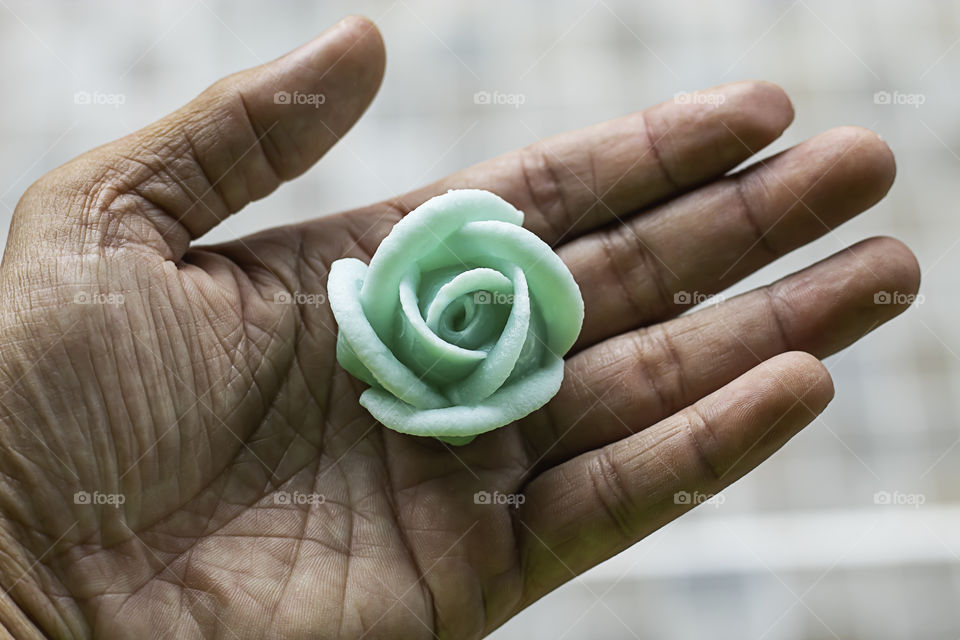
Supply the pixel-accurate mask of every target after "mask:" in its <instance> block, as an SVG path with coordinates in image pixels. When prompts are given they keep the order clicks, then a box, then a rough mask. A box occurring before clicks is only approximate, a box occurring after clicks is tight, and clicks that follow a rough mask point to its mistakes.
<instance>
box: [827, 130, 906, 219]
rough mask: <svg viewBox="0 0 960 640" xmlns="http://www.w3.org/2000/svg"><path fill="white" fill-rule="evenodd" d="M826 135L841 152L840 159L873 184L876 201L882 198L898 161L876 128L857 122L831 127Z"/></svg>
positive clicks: (862, 179)
mask: <svg viewBox="0 0 960 640" xmlns="http://www.w3.org/2000/svg"><path fill="white" fill-rule="evenodd" d="M826 135H830V136H832V139H833V141H834V143H835V144H836V145H837V147H838V148H839V149H840V150H841V151H840V152H841V153H842V154H844V155H843V156H841V160H843V161H844V163H845V164H846V165H847V166H848V168H849V170H850V171H851V172H852V173H854V174H855V175H856V177H858V178H859V180H860V181H861V182H863V183H865V184H870V185H871V186H872V195H873V197H874V198H875V200H874V201H875V202H877V201H879V200H880V199H881V198H883V197H884V196H885V195H886V194H887V192H888V191H890V187H892V186H893V181H894V179H895V178H896V176H897V162H896V158H895V157H894V155H893V150H892V149H891V148H890V145H888V144H887V143H886V141H885V140H884V139H883V138H881V137H880V136H879V135H877V134H876V133H875V132H873V131H871V130H870V129H867V128H865V127H860V126H857V125H847V126H842V127H837V128H835V129H831V130H830V131H828V132H827V134H826Z"/></svg>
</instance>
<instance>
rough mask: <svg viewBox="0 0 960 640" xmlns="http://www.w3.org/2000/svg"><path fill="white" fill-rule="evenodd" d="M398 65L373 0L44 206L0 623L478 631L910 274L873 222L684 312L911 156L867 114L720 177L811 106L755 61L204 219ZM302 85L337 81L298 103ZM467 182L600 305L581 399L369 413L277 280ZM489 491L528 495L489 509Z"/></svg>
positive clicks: (628, 513) (1, 557)
mask: <svg viewBox="0 0 960 640" xmlns="http://www.w3.org/2000/svg"><path fill="white" fill-rule="evenodd" d="M383 67H384V53H383V44H382V42H381V40H380V37H379V34H378V33H377V31H376V29H375V28H374V27H373V25H371V24H370V23H369V22H367V21H365V20H363V19H359V18H350V19H347V20H346V21H344V22H342V23H340V24H338V25H337V26H335V27H333V28H332V29H331V30H329V31H328V32H326V33H325V34H324V35H322V36H320V37H319V38H318V39H317V40H315V41H313V42H311V43H309V44H307V45H305V46H304V47H302V48H300V49H298V50H297V51H295V52H293V53H291V54H289V55H288V56H285V57H283V58H281V59H279V60H277V61H275V62H272V63H270V64H268V65H265V66H264V67H261V68H258V69H253V70H250V71H245V72H242V73H239V74H236V75H234V76H231V77H229V78H227V79H225V80H222V81H220V82H218V83H217V84H215V85H214V86H213V87H211V88H210V89H209V90H208V91H206V92H205V93H203V94H202V95H201V96H200V97H198V98H197V99H196V100H194V101H193V102H191V103H190V104H189V105H187V106H186V107H184V108H183V109H181V110H179V111H177V112H176V113H174V114H172V115H171V116H169V117H167V118H165V119H164V120H162V121H160V122H158V123H156V124H154V125H152V126H150V127H148V128H146V129H144V130H142V131H140V132H138V133H135V134H133V135H131V136H128V137H126V138H124V139H122V140H119V141H117V142H114V143H111V144H109V145H106V146H104V147H101V148H99V149H96V150H94V151H91V152H90V153H88V154H85V155H83V156H81V157H80V158H77V159H76V160H73V161H71V162H70V163H68V164H66V165H64V166H62V167H60V168H58V169H56V170H55V171H53V172H52V173H50V174H48V175H47V176H45V177H44V178H42V179H41V180H40V181H39V182H38V183H36V184H35V185H34V186H32V187H31V188H30V189H29V190H28V191H27V193H26V194H25V195H24V196H23V198H22V199H21V201H20V203H19V205H18V207H17V211H16V215H15V218H14V222H13V225H12V229H11V233H10V239H9V243H8V246H7V251H6V254H5V256H4V260H3V266H2V271H0V287H2V288H0V295H2V305H0V308H2V309H3V312H2V316H0V382H2V386H0V389H2V391H0V393H2V395H0V421H2V431H0V471H2V476H0V479H2V491H0V517H2V521H0V524H2V526H0V551H2V553H0V581H2V586H3V588H4V590H5V591H6V592H7V595H6V596H5V597H4V598H3V599H2V600H0V616H2V617H0V621H2V622H3V624H4V625H5V626H6V628H7V629H8V630H9V631H10V633H11V634H12V635H14V636H15V637H31V636H32V635H33V634H34V633H37V634H39V633H40V632H42V633H44V634H47V635H49V636H52V637H56V638H66V637H78V638H85V637H102V638H147V637H176V638H200V637H203V638H288V639H290V638H334V637H344V638H356V637H358V636H361V635H363V634H364V633H366V636H365V637H369V638H430V637H434V636H437V637H442V638H478V637H480V636H482V635H484V634H485V633H488V632H489V631H491V630H492V629H494V628H496V627H497V626H498V625H500V624H502V623H503V622H504V621H506V620H508V619H509V618H510V617H511V616H513V615H515V614H516V613H517V612H518V611H520V610H521V609H523V608H524V607H525V606H527V605H529V604H530V603H531V602H533V601H534V600H536V599H537V598H539V597H541V596H542V595H544V594H545V593H547V592H548V591H550V590H551V589H554V588H556V587H557V586H559V585H561V584H563V583H564V582H565V581H567V580H569V579H571V578H572V577H573V576H574V575H576V574H578V573H580V572H582V571H584V570H586V569H588V568H589V567H591V566H593V565H595V564H597V563H599V562H601V561H603V560H604V559H606V558H609V557H610V556H611V555H613V554H615V553H617V552H618V551H620V550H622V549H624V548H626V547H627V546H629V545H631V544H633V543H634V542H636V541H637V540H640V539H641V538H643V537H644V536H645V535H647V534H648V533H650V532H651V531H653V530H655V529H656V528H658V527H660V526H662V525H663V524H665V523H666V522H669V521H670V520H672V519H674V518H676V517H678V516H679V515H681V514H682V513H683V512H685V511H686V510H688V509H689V508H690V507H689V505H683V504H675V501H674V499H673V495H674V493H675V492H677V491H681V490H686V491H690V492H692V491H694V490H697V491H700V492H704V493H711V492H715V491H718V490H720V489H721V488H722V487H724V486H726V485H728V484H730V483H731V482H733V481H734V480H736V479H737V478H739V477H740V476H742V475H743V474H744V473H746V472H747V471H749V470H750V469H752V468H753V467H755V466H756V465H757V464H759V463H760V462H762V461H763V460H764V459H765V458H766V457H768V456H769V455H770V454H771V453H772V452H773V451H775V450H776V449H777V448H778V447H779V446H781V445H782V444H783V443H784V442H785V441H786V440H788V439H789V438H790V437H791V436H792V435H794V434H795V433H796V432H797V431H799V430H800V429H801V428H802V427H804V426H805V425H806V424H807V423H809V422H810V421H811V420H812V419H813V417H814V416H815V415H817V414H818V413H819V412H820V411H822V410H823V408H824V407H825V406H826V404H827V403H828V402H829V401H830V399H831V397H832V394H833V387H832V383H831V381H830V377H829V374H828V373H827V372H826V370H825V369H824V367H823V366H822V365H821V363H820V362H819V360H818V358H822V357H824V356H826V355H828V354H830V353H833V352H835V351H837V350H838V349H841V348H843V347H845V346H847V345H848V344H850V343H851V342H853V341H855V340H856V339H857V338H859V337H860V336H861V335H863V334H864V333H866V332H868V331H870V330H872V329H873V328H875V327H876V326H877V325H878V324H880V323H882V322H885V321H886V320H889V319H890V318H892V317H893V316H895V315H897V314H898V313H900V312H901V311H902V310H903V307H902V306H897V305H876V304H874V303H873V295H874V293H875V292H877V291H881V290H886V291H899V292H902V293H911V292H914V291H916V289H917V286H918V281H919V273H918V268H917V265H916V262H915V260H914V258H913V256H912V255H911V253H910V252H909V250H907V249H906V248H905V247H904V246H903V245H901V244H900V243H899V242H897V241H895V240H891V239H873V240H868V241H866V242H863V243H860V244H858V245H856V246H854V247H851V248H849V249H847V250H845V251H842V252H840V253H839V254H837V255H835V256H833V257H831V258H828V259H827V260H825V261H823V262H821V263H819V264H816V265H814V266H812V267H810V268H808V269H806V270H804V271H801V272H799V273H796V274H794V275H791V276H789V277H787V278H785V279H784V280H781V281H779V282H777V283H775V284H773V285H771V286H769V287H766V288H763V289H760V290H757V291H753V292H751V293H747V294H745V295H743V296H740V297H737V298H734V299H731V300H728V301H726V302H723V303H722V304H720V305H719V306H716V307H712V308H707V309H704V310H700V311H697V312H694V313H693V314H690V315H685V316H682V317H677V316H678V315H679V314H680V313H681V312H682V311H684V309H685V308H686V306H685V305H683V304H677V303H676V302H675V298H674V294H675V293H677V292H682V291H696V292H700V293H709V292H716V291H721V290H723V289H725V288H726V287H728V286H729V285H731V284H733V283H734V282H736V281H737V280H739V279H741V278H742V277H744V276H746V275H747V274H749V273H751V272H752V271H754V270H756V269H757V268H759V267H760V266H762V265H763V264H766V263H768V262H770V261H772V260H774V259H775V258H777V257H778V256H779V255H781V254H783V253H785V252H787V251H790V250H792V249H794V248H796V247H798V246H801V245H803V244H804V243H806V242H809V241H810V240H812V239H814V238H816V237H817V236H819V235H822V234H824V233H825V232H827V231H828V230H829V229H830V228H832V227H834V226H836V225H839V224H840V223H842V222H843V221H845V220H847V219H849V218H850V217H852V216H854V215H856V214H857V213H859V212H861V211H863V210H864V209H866V208H868V207H869V206H871V205H872V204H873V203H875V202H876V201H878V200H879V199H880V198H881V197H882V196H883V195H884V194H885V193H886V191H887V189H888V188H889V186H890V184H891V182H892V179H893V175H894V163H893V159H892V156H891V154H890V151H889V150H888V149H887V147H886V145H885V144H884V143H883V142H881V141H880V140H879V139H878V138H877V137H876V136H874V135H873V134H871V133H870V132H867V131H864V130H861V129H856V128H843V129H838V130H833V131H829V132H827V133H824V134H821V135H820V136H818V137H816V138H814V139H813V140H811V141H808V142H806V143H804V144H801V145H799V146H797V147H795V148H793V149H791V150H789V151H786V152H784V153H783V154H780V155H779V156H777V157H775V158H773V159H770V160H767V161H764V162H762V163H758V164H757V165H755V166H754V167H752V168H750V169H747V170H746V171H744V172H742V173H739V174H735V175H729V176H727V175H726V174H727V173H728V172H729V171H730V170H731V169H732V168H733V167H734V166H736V165H737V164H739V163H740V162H742V161H743V160H746V159H747V158H749V157H750V156H751V155H752V154H753V153H754V152H756V151H757V150H759V149H760V148H762V147H763V146H765V145H766V144H768V143H770V142H771V141H773V140H774V139H775V138H776V137H777V136H779V135H780V133H781V132H782V131H783V129H784V128H785V127H786V126H787V125H788V124H789V122H790V120H791V119H792V115H793V111H792V108H791V106H790V103H789V101H788V99H787V98H786V96H785V95H784V93H783V91H782V90H780V89H779V88H778V87H776V86H774V85H771V84H768V83H758V82H747V83H737V84H732V85H726V86H723V87H720V88H717V89H714V90H713V91H714V92H720V93H722V94H723V95H724V96H725V97H726V100H725V102H724V103H723V104H722V105H719V106H716V107H715V106H713V105H711V104H703V105H695V104H674V103H672V102H671V103H666V104H663V105H660V106H657V107H653V108H652V109H650V110H648V111H646V112H643V113H637V114H633V115H629V116H626V117H624V118H620V119H618V120H613V121H611V122H606V123H603V124H599V125H596V126H594V127H591V128H588V129H584V130H582V131H576V132H572V133H568V134H564V135H561V136H558V137H555V138H551V139H549V140H546V141H543V142H541V143H538V144H536V145H534V146H532V147H528V148H526V149H522V150H520V151H516V152H513V153H510V154H507V155H505V156H502V157H500V158H497V159H494V160H491V161H488V162H485V163H482V164H480V165H477V166H475V167H472V168H470V169H467V170H464V171H462V172H459V173H457V174H455V175H453V176H450V177H449V178H447V179H445V180H442V181H440V182H439V183H437V184H434V185H430V186H428V187H425V188H423V189H421V190H419V191H417V192H415V193H411V194H407V195H404V196H401V197H398V198H396V199H395V200H393V201H391V202H386V203H380V204H376V205H372V206H368V207H364V208H362V209H359V210H356V211H351V212H348V213H343V214H340V215H336V216H331V217H324V218H318V219H315V220H311V221H309V222H304V223H302V224H298V225H293V226H288V227H282V228H277V229H272V230H269V231H265V232H262V233H259V234H256V235H253V236H250V237H247V238H243V239H241V240H236V241H234V242H230V243H227V244H223V245H218V246H213V247H211V246H206V247H204V246H200V245H197V244H194V243H193V239H194V238H197V237H199V236H200V235H202V234H203V233H204V232H206V231H208V230H209V229H211V228H212V227H213V226H214V225H216V224H217V222H218V221H219V220H221V219H223V218H224V217H226V216H227V215H229V214H231V213H233V212H236V211H237V210H239V209H241V208H242V207H243V206H244V205H245V204H246V203H247V202H249V201H251V200H254V199H258V198H261V197H263V196H265V195H267V194H268V193H270V192H271V191H272V190H273V189H275V188H276V187H277V186H278V185H279V184H280V183H281V181H283V180H287V179H290V178H293V177H295V176H297V175H299V174H300V173H302V172H304V171H305V170H307V169H308V168H309V167H310V166H311V165H312V164H313V163H314V162H315V161H316V160H317V159H318V158H320V157H321V156H322V155H323V154H324V152H325V151H326V150H327V149H328V148H329V147H330V146H331V145H332V144H333V143H334V142H335V141H336V139H337V138H338V137H339V136H341V135H342V134H343V133H345V132H346V130H347V129H349V128H350V126H351V125H352V124H353V122H354V121H355V120H356V119H357V118H358V117H359V116H360V114H361V113H362V112H363V110H364V109H365V108H366V106H367V104H368V103H369V102H370V100H371V99H372V98H373V96H374V94H375V92H376V90H377V87H378V85H379V83H380V79H381V75H382V73H383ZM281 89H283V90H287V91H290V92H293V91H294V90H299V91H301V92H302V93H323V94H324V95H325V96H326V101H325V103H324V104H323V105H322V106H321V107H320V108H319V109H314V108H313V107H312V106H310V105H306V106H303V105H300V106H297V105H289V104H280V105H278V104H275V103H274V101H273V95H274V93H275V92H276V91H277V90H281ZM451 187H479V188H485V189H490V190H492V191H494V192H496V193H498V194H500V195H501V196H502V197H504V198H505V199H507V200H508V201H510V202H512V203H513V204H514V205H516V206H517V207H519V208H520V209H522V210H524V211H525V212H526V214H527V217H526V224H527V226H528V228H530V229H531V230H532V231H534V232H535V233H537V234H539V235H540V236H541V237H543V238H544V239H545V240H547V241H548V242H550V243H552V244H553V245H555V246H556V247H557V251H558V252H559V254H560V256H561V257H562V258H563V259H564V260H565V261H566V263H567V264H568V265H569V266H570V269H571V271H572V273H573V275H574V277H575V278H576V280H577V281H578V282H579V284H580V286H581V288H582V290H583V292H584V298H585V300H586V320H585V324H584V330H583V334H582V337H581V339H580V342H579V343H578V345H577V346H576V347H575V349H574V350H573V352H572V353H571V354H570V355H569V356H568V359H567V375H566V379H565V381H564V385H563V387H562V389H561V391H560V393H559V394H558V395H557V397H556V398H555V399H554V400H553V401H552V402H551V403H550V404H549V405H548V406H547V407H546V408H545V409H543V410H542V411H539V412H537V413H536V414H534V415H532V416H530V417H529V418H527V419H525V420H523V421H521V422H518V423H516V424H513V425H509V426H507V427H504V428H503V429H500V430H498V431H496V432H494V433H490V434H487V435H484V436H481V437H479V438H478V439H477V440H476V441H474V442H473V443H472V444H470V445H468V446H465V447H461V448H451V447H448V446H445V445H443V444H441V443H439V442H437V441H434V440H431V439H424V438H415V437H408V436H402V435H398V434H396V433H394V432H391V431H389V430H387V429H385V428H383V427H382V426H380V425H378V424H376V423H375V422H374V421H373V419H372V418H371V417H370V416H369V415H368V414H367V413H366V412H365V411H364V410H363V409H362V408H361V407H360V406H359V405H358V403H357V399H358V396H359V394H360V393H361V392H362V390H363V386H362V385H361V384H360V383H358V382H357V381H356V380H354V379H352V378H351V377H350V376H349V375H347V374H346V373H344V371H343V370H342V369H341V368H340V367H339V366H338V365H337V363H336V361H335V356H334V354H335V349H334V344H335V336H336V325H335V323H334V320H333V317H332V315H331V313H330V309H329V307H328V306H327V305H326V304H319V305H311V304H302V305H279V304H274V302H273V299H274V295H275V294H276V293H278V292H283V291H291V292H301V293H304V294H321V293H323V292H324V286H325V283H326V278H327V273H328V271H329V267H330V264H331V263H332V262H333V261H334V260H336V259H338V258H341V257H344V256H353V257H357V258H360V259H362V260H368V259H369V258H370V256H371V255H372V253H373V252H374V250H375V249H376V247H377V245H378V243H379V242H380V240H381V239H382V238H383V237H384V236H385V235H386V233H387V232H388V231H389V230H390V228H391V225H393V224H394V223H395V222H396V221H397V220H398V219H399V218H400V217H401V215H402V214H404V213H405V212H406V211H409V210H410V209H412V208H413V207H415V206H417V205H418V204H420V203H421V202H422V201H423V200H425V199H426V198H428V197H430V196H432V195H435V194H439V193H442V192H444V191H445V190H446V189H448V188H451ZM78 292H86V293H87V294H88V295H89V294H96V293H103V294H114V295H115V294H122V295H123V302H122V304H76V303H75V296H76V295H77V293H78ZM114 299H116V298H114ZM803 351H805V352H808V353H800V352H803ZM810 354H812V355H810ZM481 490H483V491H488V492H493V491H500V492H503V493H521V492H522V494H523V496H524V500H525V501H524V503H523V505H522V506H521V507H520V508H519V509H513V508H511V507H509V506H504V505H486V504H475V502H474V498H473V496H474V493H475V492H477V491H481ZM77 491H88V492H91V493H92V492H94V491H100V492H102V493H119V494H122V495H123V496H124V497H125V500H126V501H125V503H124V504H123V505H122V506H121V507H119V508H117V507H114V506H111V505H91V504H76V503H75V501H74V494H75V492H77ZM278 491H286V492H294V491H299V492H302V493H317V494H322V495H323V496H324V498H325V502H324V503H323V504H315V505H285V504H277V503H276V502H275V495H277V493H276V492H278Z"/></svg>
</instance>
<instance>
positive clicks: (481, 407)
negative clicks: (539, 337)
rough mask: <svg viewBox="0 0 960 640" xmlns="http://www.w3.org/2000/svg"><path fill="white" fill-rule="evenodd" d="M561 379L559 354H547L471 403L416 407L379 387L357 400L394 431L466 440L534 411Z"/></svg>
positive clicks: (561, 371)
mask: <svg viewBox="0 0 960 640" xmlns="http://www.w3.org/2000/svg"><path fill="white" fill-rule="evenodd" d="M562 381H563V358H560V357H557V356H554V355H552V354H547V355H546V358H545V362H544V363H543V366H542V367H541V368H540V369H537V370H536V371H534V372H533V373H531V374H530V375H528V376H526V377H524V378H522V379H520V380H517V381H515V382H514V383H512V384H509V385H507V386H505V387H502V388H501V389H499V390H498V391H497V392H496V393H494V394H493V395H491V396H490V397H489V398H487V399H486V400H484V401H483V402H480V403H477V404H474V405H461V406H455V407H445V408H441V409H418V408H416V407H413V406H411V405H409V404H407V403H405V402H401V401H399V400H398V399H397V398H395V397H393V396H391V395H390V394H389V393H386V392H384V391H382V390H380V389H368V390H366V391H364V392H363V395H362V396H360V404H361V405H363V406H364V407H365V408H366V409H367V411H369V412H370V414H371V415H372V416H373V417H374V418H376V419H377V420H379V421H380V422H382V423H383V424H386V425H389V426H390V428H391V429H393V430H394V431H399V432H400V433H409V434H412V435H417V436H433V437H436V438H440V439H442V440H447V439H449V440H451V441H452V442H451V443H452V444H466V442H469V440H470V439H472V436H475V435H478V434H480V433H485V432H487V431H491V430H493V429H496V428H497V427H502V426H503V425H506V424H510V423H511V422H513V421H514V420H519V419H520V418H522V417H524V416H526V415H529V414H530V413H532V412H534V411H536V410H537V409H539V408H540V407H542V406H543V405H545V404H546V403H547V402H549V401H550V398H552V397H553V396H554V395H556V393H557V391H558V390H559V389H560V383H561V382H562Z"/></svg>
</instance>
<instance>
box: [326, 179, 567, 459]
mask: <svg viewBox="0 0 960 640" xmlns="http://www.w3.org/2000/svg"><path fill="white" fill-rule="evenodd" d="M522 224H523V213H521V212H520V211H518V210H517V209H515V208H514V207H513V206H511V205H510V204H509V203H507V202H506V201H505V200H503V199H502V198H500V197H498V196H496V195H494V194H492V193H490V192H489V191H481V190H476V189H463V190H455V191H448V192H447V193H445V194H443V195H441V196H437V197H435V198H431V199H430V200H428V201H427V202H425V203H423V204H422V205H420V206H419V207H417V208H416V209H415V210H414V211H412V212H411V213H410V214H408V215H407V216H406V217H405V218H404V219H403V220H401V221H400V222H398V223H397V224H396V226H394V227H393V229H392V230H391V232H390V234H389V235H388V236H387V237H386V238H385V239H384V240H383V242H382V243H381V244H380V247H379V248H378V249H377V251H376V253H375V254H374V256H373V258H372V259H371V260H370V265H369V266H367V265H365V264H364V263H363V262H361V261H359V260H356V259H353V258H345V259H342V260H337V261H336V262H334V263H333V265H332V266H331V268H330V277H329V279H328V282H327V289H328V293H329V296H330V306H331V308H332V309H333V315H334V316H335V317H336V319H337V324H338V325H339V327H340V331H339V334H338V336H337V360H339V361H340V364H341V365H342V366H343V368H344V369H346V370H347V371H348V372H350V373H351V374H353V375H354V376H356V377H357V378H359V379H361V380H363V381H364V382H366V383H367V384H369V385H370V389H368V390H366V391H364V393H363V395H361V396H360V404H361V405H363V406H364V407H366V409H367V410H368V411H369V412H370V413H371V414H372V415H373V417H375V418H376V419H377V420H379V421H380V422H381V423H383V424H384V425H386V426H387V427H389V428H391V429H394V430H395V431H399V432H401V433H410V434H414V435H418V436H434V437H437V438H440V439H441V440H444V441H446V442H449V443H452V444H465V443H467V442H469V441H470V440H472V439H473V438H474V436H476V435H477V434H480V433H484V432H485V431H490V430H492V429H496V428H497V427H501V426H503V425H505V424H509V423H510V422H513V421H514V420H517V419H519V418H522V417H523V416H525V415H527V414H529V413H531V412H533V411H535V410H537V409H539V408H540V407H542V406H543V405H544V404H546V403H547V401H548V400H550V398H552V397H553V396H554V395H555V394H556V393H557V390H558V389H559V388H560V383H561V382H562V380H563V355H564V354H565V353H566V352H567V351H568V350H569V349H570V347H571V346H573V343H574V341H576V339H577V336H578V335H579V334H580V327H581V325H582V324H583V298H582V297H581V296H580V289H579V288H578V287H577V283H576V282H575V281H574V280H573V276H571V275H570V271H569V270H568V269H567V267H566V265H564V264H563V262H562V261H561V260H560V258H559V257H558V256H557V255H556V254H555V253H554V252H553V251H552V250H551V249H550V247H549V246H548V245H547V244H546V243H544V242H543V241H542V240H540V239H539V238H538V237H537V236H535V235H534V234H532V233H530V232H529V231H527V230H526V229H524V228H523V227H522V226H521V225H522Z"/></svg>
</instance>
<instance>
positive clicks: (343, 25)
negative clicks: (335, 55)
mask: <svg viewBox="0 0 960 640" xmlns="http://www.w3.org/2000/svg"><path fill="white" fill-rule="evenodd" d="M335 28H339V29H340V30H342V31H344V32H345V33H346V34H347V38H348V39H350V40H351V41H352V42H353V43H354V44H353V45H352V46H355V47H359V48H360V50H361V52H362V53H363V54H364V57H365V58H367V59H368V62H379V65H377V66H378V67H379V69H380V75H382V74H383V68H384V66H385V63H386V47H385V45H384V42H383V35H382V34H381V33H380V29H379V28H378V27H377V25H376V24H375V23H374V22H373V20H371V19H370V18H368V17H366V16H363V15H348V16H346V17H345V18H343V19H342V20H341V21H340V22H338V23H337V24H336V25H335Z"/></svg>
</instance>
